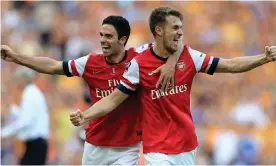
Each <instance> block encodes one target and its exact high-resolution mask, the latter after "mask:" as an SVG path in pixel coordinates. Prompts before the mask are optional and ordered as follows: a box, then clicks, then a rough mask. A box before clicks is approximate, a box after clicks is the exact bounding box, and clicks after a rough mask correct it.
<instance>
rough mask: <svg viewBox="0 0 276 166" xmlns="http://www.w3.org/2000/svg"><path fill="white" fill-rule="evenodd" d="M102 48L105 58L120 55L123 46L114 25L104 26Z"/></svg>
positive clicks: (101, 32) (101, 31) (102, 29)
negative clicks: (119, 51)
mask: <svg viewBox="0 0 276 166" xmlns="http://www.w3.org/2000/svg"><path fill="white" fill-rule="evenodd" d="M100 37H101V39H100V40H101V47H102V51H103V55H104V56H105V57H109V56H112V55H114V54H117V53H118V50H119V49H120V46H121V45H122V44H121V43H120V42H119V39H118V33H117V31H116V29H115V28H114V26H113V25H110V24H104V25H102V27H101V30H100Z"/></svg>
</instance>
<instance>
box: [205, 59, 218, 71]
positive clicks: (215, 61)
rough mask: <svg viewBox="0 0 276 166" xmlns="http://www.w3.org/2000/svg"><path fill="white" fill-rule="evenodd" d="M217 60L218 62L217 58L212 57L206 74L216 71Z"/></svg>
mask: <svg viewBox="0 0 276 166" xmlns="http://www.w3.org/2000/svg"><path fill="white" fill-rule="evenodd" d="M218 62H219V58H216V57H215V58H214V59H213V62H212V64H211V66H210V68H209V70H208V72H207V73H208V74H210V75H213V74H214V73H215V71H216V69H217V66H218Z"/></svg>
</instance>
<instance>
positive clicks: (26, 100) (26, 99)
mask: <svg viewBox="0 0 276 166" xmlns="http://www.w3.org/2000/svg"><path fill="white" fill-rule="evenodd" d="M36 103H37V102H36V96H35V95H33V91H32V89H28V90H24V92H23V95H22V100H21V106H20V107H19V115H18V119H16V121H15V123H11V124H9V125H8V126H5V127H4V128H3V129H2V131H1V137H2V138H5V137H9V136H12V135H15V134H17V133H18V132H19V131H20V130H21V129H23V128H25V127H27V126H28V125H30V124H31V122H32V119H33V118H34V117H35V115H36V113H37V112H36V111H37V110H36V106H35V104H36Z"/></svg>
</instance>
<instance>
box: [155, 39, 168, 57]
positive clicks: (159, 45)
mask: <svg viewBox="0 0 276 166" xmlns="http://www.w3.org/2000/svg"><path fill="white" fill-rule="evenodd" d="M153 51H154V52H155V53H156V54H157V55H158V56H160V57H161V58H168V57H169V56H170V55H172V54H171V53H169V52H168V51H167V50H166V49H165V47H164V44H163V41H162V40H158V39H156V40H155V41H154V46H153Z"/></svg>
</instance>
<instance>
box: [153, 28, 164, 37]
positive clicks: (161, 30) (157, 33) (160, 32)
mask: <svg viewBox="0 0 276 166" xmlns="http://www.w3.org/2000/svg"><path fill="white" fill-rule="evenodd" d="M155 33H156V35H158V36H162V35H163V33H164V30H163V28H162V27H161V26H156V27H155Z"/></svg>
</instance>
